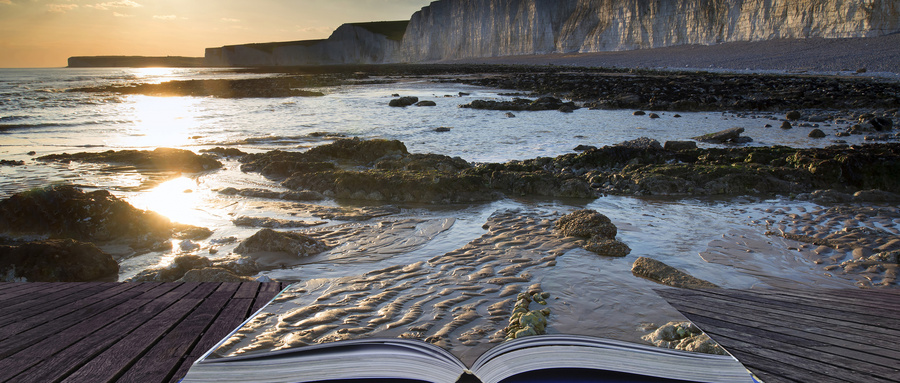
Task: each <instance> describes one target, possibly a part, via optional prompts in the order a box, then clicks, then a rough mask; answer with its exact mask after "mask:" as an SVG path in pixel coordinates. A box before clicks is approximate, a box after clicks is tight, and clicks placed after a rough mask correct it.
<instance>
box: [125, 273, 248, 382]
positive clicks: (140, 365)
mask: <svg viewBox="0 0 900 383" xmlns="http://www.w3.org/2000/svg"><path fill="white" fill-rule="evenodd" d="M203 287H204V288H208V289H209V290H210V291H209V293H212V289H214V288H216V287H218V284H210V283H207V284H204V286H203ZM198 290H199V289H198ZM204 298H205V299H204V300H203V303H202V304H200V306H198V307H197V308H196V309H195V310H194V311H192V312H191V313H190V314H189V315H188V316H187V317H186V318H184V319H183V320H182V321H181V322H180V323H178V325H177V326H175V328H174V329H172V331H170V332H169V333H168V334H166V335H165V336H164V337H163V338H162V339H161V340H160V341H159V342H157V343H156V344H155V345H154V346H153V347H152V348H151V349H150V350H149V351H148V352H147V353H146V354H145V355H144V356H142V357H141V359H140V360H138V361H137V362H136V363H135V364H134V365H133V366H132V367H131V368H130V369H128V371H126V372H125V374H124V375H122V377H121V378H120V380H122V381H125V382H132V381H148V382H165V381H168V380H169V379H171V378H172V376H173V375H174V373H175V372H176V371H177V370H178V368H179V367H180V365H181V363H182V362H183V361H184V360H185V359H186V358H187V357H188V354H189V352H190V351H191V349H192V348H193V347H194V345H195V344H196V343H197V341H199V339H200V338H201V336H202V334H203V333H204V332H205V331H206V330H207V328H209V327H210V325H211V324H212V323H213V322H214V321H215V320H216V318H217V317H218V316H219V312H220V311H221V310H222V308H223V307H225V305H226V304H227V303H228V301H229V300H230V299H231V294H212V295H210V296H208V297H204ZM188 299H192V298H188Z"/></svg>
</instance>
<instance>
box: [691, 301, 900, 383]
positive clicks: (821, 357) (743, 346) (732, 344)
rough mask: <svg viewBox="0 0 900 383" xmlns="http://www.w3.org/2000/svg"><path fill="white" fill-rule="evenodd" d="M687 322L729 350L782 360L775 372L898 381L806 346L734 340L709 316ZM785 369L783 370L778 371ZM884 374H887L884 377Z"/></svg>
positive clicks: (867, 366)
mask: <svg viewBox="0 0 900 383" xmlns="http://www.w3.org/2000/svg"><path fill="white" fill-rule="evenodd" d="M687 316H688V319H690V320H691V321H692V322H694V323H695V324H696V325H697V326H699V327H700V328H701V329H704V330H706V329H709V330H708V331H709V332H707V333H708V334H709V335H710V337H711V338H713V339H714V340H715V341H716V342H719V344H721V345H722V347H724V348H725V349H726V350H731V349H736V350H741V351H742V352H746V353H752V354H754V355H758V356H761V357H765V358H768V359H771V360H777V361H779V365H774V366H771V368H773V369H776V371H784V370H806V371H810V372H818V373H822V374H826V375H827V376H828V377H830V378H832V380H833V379H837V380H838V381H847V382H882V383H891V382H897V380H898V379H900V375H895V373H894V372H892V371H889V370H888V371H886V370H885V369H884V368H882V367H881V366H877V365H871V364H866V363H850V362H849V361H847V360H846V359H843V358H840V357H838V356H834V355H831V354H825V353H818V352H814V351H811V350H810V349H807V348H804V347H797V346H792V345H789V344H784V345H782V346H781V347H779V348H778V349H772V348H769V347H760V346H759V345H757V344H755V343H753V339H752V338H749V339H748V338H744V337H742V336H740V335H739V336H738V337H736V338H735V337H732V336H729V335H726V334H724V333H723V332H719V330H720V329H719V328H716V326H715V324H714V323H713V322H711V321H709V320H707V318H706V317H704V316H700V315H687ZM779 366H783V368H779ZM873 371H875V372H877V376H876V375H873ZM884 375H888V376H887V377H885V376H884ZM810 381H816V382H819V381H823V380H822V379H818V378H816V379H812V380H810Z"/></svg>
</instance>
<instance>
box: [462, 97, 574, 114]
mask: <svg viewBox="0 0 900 383" xmlns="http://www.w3.org/2000/svg"><path fill="white" fill-rule="evenodd" d="M459 107H460V108H471V109H484V110H517V111H522V110H529V111H540V110H560V108H562V107H567V109H571V110H576V109H578V106H577V105H575V103H574V102H563V101H562V100H560V99H558V98H555V97H541V98H538V99H537V100H530V99H527V98H514V99H513V100H512V101H493V100H473V101H472V102H470V103H468V104H464V105H460V106H459Z"/></svg>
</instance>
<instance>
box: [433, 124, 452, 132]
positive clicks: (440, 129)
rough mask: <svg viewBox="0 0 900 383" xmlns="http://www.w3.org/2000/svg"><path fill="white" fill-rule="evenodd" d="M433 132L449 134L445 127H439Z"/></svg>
mask: <svg viewBox="0 0 900 383" xmlns="http://www.w3.org/2000/svg"><path fill="white" fill-rule="evenodd" d="M434 131H435V132H438V133H444V132H449V131H450V128H448V127H446V126H441V127H439V128H434Z"/></svg>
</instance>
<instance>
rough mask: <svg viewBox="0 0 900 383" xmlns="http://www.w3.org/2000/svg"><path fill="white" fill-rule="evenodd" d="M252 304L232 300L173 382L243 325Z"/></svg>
mask: <svg viewBox="0 0 900 383" xmlns="http://www.w3.org/2000/svg"><path fill="white" fill-rule="evenodd" d="M231 285H235V287H236V285H237V284H231ZM252 303H253V301H252V300H250V299H232V300H231V301H229V302H228V304H227V305H226V306H225V308H224V309H222V312H220V313H219V317H218V318H216V321H215V322H214V323H213V324H212V326H210V327H209V328H208V329H207V330H206V333H205V334H203V337H202V338H200V340H199V341H198V342H197V344H196V345H195V346H194V347H193V349H191V351H190V352H189V353H188V356H187V358H186V359H185V360H184V361H182V363H181V365H180V366H179V367H178V370H177V371H176V372H175V375H174V376H173V377H172V379H171V381H172V382H177V381H178V380H180V379H181V378H182V377H184V375H186V374H187V371H188V369H189V368H190V367H191V364H192V363H194V361H196V360H197V358H199V357H200V356H201V355H203V354H204V353H206V351H208V350H209V349H210V348H212V347H213V346H214V345H216V344H217V343H219V341H220V340H222V338H224V337H225V336H227V335H228V334H230V333H231V332H232V331H234V329H235V328H237V326H239V325H240V324H241V323H243V322H244V320H246V319H247V312H248V310H250V306H251V304H252Z"/></svg>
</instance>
